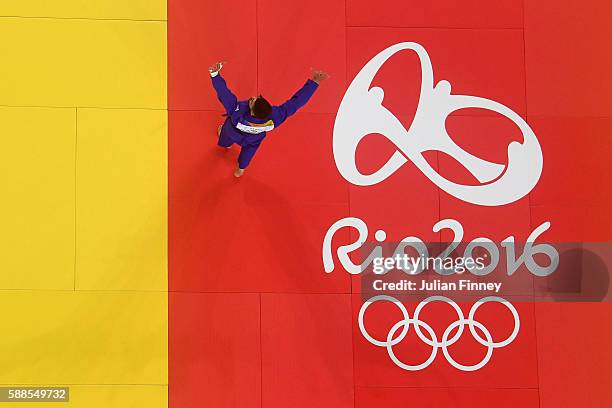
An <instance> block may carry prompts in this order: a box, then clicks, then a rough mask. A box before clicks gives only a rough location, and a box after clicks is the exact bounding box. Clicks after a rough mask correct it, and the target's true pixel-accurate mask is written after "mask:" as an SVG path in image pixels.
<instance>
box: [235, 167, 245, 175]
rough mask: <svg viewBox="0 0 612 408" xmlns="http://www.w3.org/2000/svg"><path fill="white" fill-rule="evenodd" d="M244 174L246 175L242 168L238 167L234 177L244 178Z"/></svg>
mask: <svg viewBox="0 0 612 408" xmlns="http://www.w3.org/2000/svg"><path fill="white" fill-rule="evenodd" d="M243 174H244V169H241V168H240V167H236V171H234V177H242V175H243Z"/></svg>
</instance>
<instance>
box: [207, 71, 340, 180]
mask: <svg viewBox="0 0 612 408" xmlns="http://www.w3.org/2000/svg"><path fill="white" fill-rule="evenodd" d="M223 65H224V63H223V62H218V63H216V64H215V65H213V66H212V67H210V68H209V69H208V70H209V72H210V76H211V79H212V84H213V87H214V88H215V91H216V92H217V97H218V98H219V101H221V103H222V104H223V107H224V108H225V112H226V115H227V119H226V120H225V122H224V123H223V124H222V125H220V126H219V129H218V132H217V134H218V136H219V141H218V143H217V144H218V145H219V146H221V147H224V148H227V149H229V148H230V146H232V145H233V144H234V143H236V144H237V145H239V146H241V149H240V155H239V156H238V166H237V167H236V171H234V176H236V177H241V176H242V175H243V174H244V170H245V169H246V168H247V166H248V165H249V163H250V162H251V160H252V159H253V156H254V155H255V152H257V149H258V148H259V146H260V145H261V142H263V140H264V138H265V137H266V135H267V133H268V132H269V131H271V130H273V129H276V128H277V127H279V126H280V125H281V124H282V123H283V122H284V121H285V120H287V118H288V117H289V116H291V115H293V114H294V113H295V112H297V110H298V109H300V108H301V107H302V106H304V105H305V104H306V102H308V100H309V99H310V97H311V96H312V95H313V94H314V93H315V91H316V90H317V88H318V87H319V83H320V82H321V81H323V80H325V79H327V78H329V75H327V74H326V73H325V72H323V71H314V72H313V75H312V79H309V80H307V81H306V83H305V84H304V86H303V87H302V88H301V89H300V90H299V91H297V92H296V93H295V95H293V96H292V97H291V99H289V100H288V101H287V102H285V103H283V104H282V105H279V106H272V105H270V103H269V102H268V101H267V100H265V99H264V98H263V97H262V96H261V95H259V96H257V97H252V98H250V99H249V100H248V101H238V99H237V98H236V96H235V95H234V94H233V93H232V91H230V90H229V88H228V87H227V84H226V83H225V80H224V79H223V78H222V77H221V75H220V72H219V71H221V68H223Z"/></svg>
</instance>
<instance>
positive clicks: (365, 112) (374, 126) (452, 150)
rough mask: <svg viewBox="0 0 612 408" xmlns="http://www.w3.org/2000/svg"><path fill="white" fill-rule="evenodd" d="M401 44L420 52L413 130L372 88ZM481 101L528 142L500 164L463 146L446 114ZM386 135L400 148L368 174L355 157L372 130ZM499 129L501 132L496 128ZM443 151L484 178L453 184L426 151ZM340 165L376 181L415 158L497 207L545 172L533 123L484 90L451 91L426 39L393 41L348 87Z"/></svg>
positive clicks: (469, 196) (339, 136) (462, 191)
mask: <svg viewBox="0 0 612 408" xmlns="http://www.w3.org/2000/svg"><path fill="white" fill-rule="evenodd" d="M402 50H412V51H414V52H416V53H417V54H418V56H419V59H420V61H421V70H422V80H421V96H420V100H419V103H418V107H417V110H416V114H415V117H414V120H413V122H412V125H411V126H410V128H409V129H408V130H406V128H405V127H404V126H403V125H402V123H401V122H400V121H399V120H398V119H397V118H396V117H395V115H393V113H391V112H390V111H389V110H388V109H386V108H385V107H384V106H383V105H382V102H383V98H384V91H383V89H381V88H380V87H372V88H371V85H372V81H373V79H374V77H375V76H376V74H377V72H378V71H379V70H380V68H381V67H382V66H383V64H384V63H385V62H386V61H387V60H388V59H389V58H391V57H392V56H393V55H394V54H396V53H398V52H400V51H402ZM465 108H480V109H486V110H490V111H494V112H497V113H499V114H501V115H503V116H505V117H507V118H508V119H510V120H511V121H512V122H514V123H515V124H516V125H517V126H518V128H519V129H520V130H521V132H522V134H523V142H522V143H519V142H516V141H515V142H512V143H510V144H509V145H508V164H507V165H503V164H498V163H492V162H489V161H486V160H483V159H481V158H479V157H476V156H474V155H472V154H470V153H468V152H467V151H465V150H464V149H462V148H461V147H459V146H458V145H457V144H456V143H455V142H454V141H453V140H452V139H451V137H450V136H449V135H448V132H447V131H446V127H445V123H446V118H447V117H448V116H449V115H450V114H451V113H452V112H454V111H457V110H459V109H465ZM374 133H378V134H382V135H384V136H385V137H387V138H388V139H389V140H390V141H391V142H392V143H393V144H395V146H396V147H397V148H398V151H396V152H395V153H394V154H393V155H392V156H391V158H390V159H389V160H388V161H387V162H386V163H385V164H384V165H383V166H382V167H381V168H380V169H378V170H377V171H375V172H374V173H373V174H362V173H361V172H360V171H359V170H358V169H357V166H356V163H355V153H356V150H357V146H358V144H359V142H360V141H361V140H362V139H363V138H364V137H365V136H367V135H368V134H374ZM493 136H494V135H493ZM431 150H433V151H440V152H444V153H446V154H448V155H450V156H452V157H453V158H455V159H456V160H457V161H458V162H459V163H461V164H462V165H463V166H464V167H465V168H466V169H467V170H468V171H469V172H470V173H471V174H472V175H474V177H475V178H476V179H477V180H478V181H479V182H480V183H481V184H480V185H475V186H474V185H463V184H457V183H454V182H452V181H450V180H448V179H446V178H444V177H443V176H442V175H440V174H439V173H438V172H436V171H435V170H434V169H433V168H432V167H431V166H430V165H429V163H427V161H426V160H425V158H424V157H423V152H426V151H431ZM333 152H334V158H335V161H336V166H337V167H338V170H339V172H340V173H341V174H342V176H343V177H344V178H345V179H346V180H348V181H349V182H350V183H353V184H356V185H360V186H368V185H373V184H377V183H379V182H381V181H383V180H385V179H386V178H388V177H389V176H391V175H392V174H393V173H394V172H395V171H397V170H398V169H399V168H400V167H401V166H402V165H404V164H405V163H406V162H407V161H408V160H410V161H412V162H413V163H414V164H415V165H416V166H417V167H418V168H419V169H420V170H421V171H422V172H423V173H424V174H425V175H426V176H427V177H428V178H429V179H430V180H431V181H432V182H433V183H435V184H436V185H437V186H438V187H439V188H441V189H442V190H444V191H446V192H447V193H449V194H451V195H452V196H454V197H456V198H458V199H460V200H463V201H467V202H470V203H473V204H479V205H485V206H497V205H504V204H508V203H511V202H514V201H516V200H518V199H520V198H522V197H524V196H525V195H526V194H527V193H529V192H530V191H531V189H532V188H533V187H534V186H535V185H536V183H537V182H538V180H539V178H540V175H541V173H542V164H543V159H542V150H541V148H540V144H539V142H538V140H537V138H536V135H535V134H534V132H533V131H532V130H531V128H530V127H529V125H528V124H527V123H526V122H525V121H524V120H523V118H521V117H520V116H519V115H518V114H517V113H515V112H514V111H512V110H511V109H509V108H508V107H506V106H504V105H502V104H500V103H498V102H495V101H492V100H489V99H485V98H481V97H476V96H467V95H452V94H451V85H450V83H449V82H448V81H440V82H438V83H437V84H435V86H434V78H433V67H432V65H431V60H430V59H429V55H428V54H427V51H426V50H425V48H423V46H421V45H420V44H417V43H414V42H404V43H400V44H396V45H393V46H391V47H389V48H387V49H386V50H384V51H382V52H380V53H379V54H378V55H376V56H375V57H374V58H372V60H370V61H369V62H368V63H367V64H366V65H365V66H364V67H363V68H362V69H361V71H360V72H359V73H358V74H357V76H356V77H355V79H354V80H353V82H352V83H351V85H350V86H349V88H348V90H347V91H346V94H345V95H344V98H343V99H342V103H341V104H340V108H339V110H338V115H337V116H336V122H335V125H334V137H333Z"/></svg>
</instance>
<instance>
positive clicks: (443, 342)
mask: <svg viewBox="0 0 612 408" xmlns="http://www.w3.org/2000/svg"><path fill="white" fill-rule="evenodd" d="M380 301H384V302H392V303H393V304H394V305H395V306H397V307H398V308H399V309H400V311H401V312H402V316H403V319H402V320H400V321H399V322H397V323H395V324H394V325H393V327H391V329H390V330H389V333H388V334H387V338H386V340H385V341H381V340H378V339H375V338H374V337H372V336H371V335H370V333H368V331H367V329H366V328H365V323H364V316H365V312H366V310H367V309H368V308H369V307H370V306H371V305H372V304H374V303H376V302H380ZM432 302H445V303H448V304H449V305H451V307H452V308H453V309H454V310H455V312H457V316H458V319H457V320H456V321H455V322H453V323H451V324H450V325H449V326H448V327H447V328H446V329H445V330H444V333H443V334H442V338H441V339H440V340H438V337H437V336H436V333H435V331H434V330H433V328H432V327H431V326H430V325H428V324H427V323H425V322H424V321H422V320H420V319H419V314H420V313H421V312H422V310H423V308H424V307H425V306H427V305H428V304H429V303H432ZM488 302H497V303H501V304H503V305H504V306H506V308H508V310H509V311H510V313H512V317H513V319H514V329H513V330H512V333H511V334H510V335H509V336H508V338H506V339H505V340H502V341H497V342H496V341H493V337H492V335H491V332H490V331H489V329H488V328H487V327H486V326H485V325H484V324H482V323H481V322H479V321H478V320H475V319H474V316H475V315H476V311H477V310H478V308H479V307H480V306H482V305H483V304H485V303H488ZM358 323H359V330H361V334H362V335H363V337H365V339H366V340H367V341H369V342H370V343H372V344H374V345H375V346H378V347H385V348H386V349H387V353H388V354H389V357H390V358H391V361H393V363H395V365H397V366H398V367H400V368H401V369H404V370H408V371H419V370H423V369H424V368H427V367H428V366H429V365H430V364H431V363H433V361H434V360H435V358H436V356H437V354H438V349H439V348H441V349H442V354H443V355H444V357H445V358H446V360H447V361H448V363H449V364H450V365H452V366H453V367H455V368H456V369H458V370H461V371H476V370H479V369H481V368H482V367H484V366H485V365H486V364H487V363H488V362H489V360H490V359H491V357H492V355H493V350H494V349H496V348H502V347H505V346H507V345H508V344H510V343H512V342H513V341H514V339H515V338H516V336H517V335H518V332H519V329H520V325H521V322H520V318H519V315H518V312H517V311H516V309H515V307H514V306H513V305H512V303H510V302H508V301H507V300H506V299H503V298H501V297H497V296H487V297H484V298H482V299H480V300H478V301H476V303H474V305H472V307H471V309H470V312H469V313H468V317H467V318H465V316H464V314H463V311H462V310H461V308H460V307H459V305H457V303H455V302H454V301H453V300H451V299H449V298H447V297H446V296H430V297H428V298H427V299H425V300H423V301H422V302H420V303H419V304H418V305H417V307H416V308H415V310H414V316H413V317H412V318H411V317H410V314H409V313H408V310H407V309H406V307H405V306H404V305H403V304H402V303H401V302H400V301H399V300H397V299H396V298H394V297H393V296H388V295H377V296H373V297H371V298H370V299H368V300H367V301H366V302H365V303H364V304H363V305H362V306H361V309H360V310H359V317H358ZM410 325H414V330H415V333H416V335H417V337H418V338H419V339H420V340H421V341H423V342H424V343H425V344H427V345H428V346H430V347H431V348H432V350H431V354H430V356H429V358H427V360H425V361H424V362H423V363H421V364H417V365H409V364H406V363H404V362H403V361H401V360H400V359H399V358H398V357H397V356H396V355H395V353H394V351H393V346H395V345H397V344H398V343H400V342H401V341H402V340H403V339H404V338H405V337H406V335H407V334H408V331H409V330H410ZM465 325H467V326H468V328H469V331H470V333H471V335H472V337H474V339H475V340H476V341H477V342H478V343H480V344H482V345H483V346H485V347H486V348H487V352H486V354H485V356H484V358H483V359H482V360H481V361H480V362H478V363H477V364H474V365H464V364H461V363H459V362H457V361H456V360H455V359H454V358H453V357H452V356H451V355H450V353H449V351H448V348H449V347H450V346H452V345H453V344H455V343H456V342H457V341H458V340H459V338H460V337H461V336H462V335H463V332H464V328H465ZM421 328H423V329H425V331H426V332H427V336H426V335H425V334H423V331H421ZM455 328H457V332H456V333H455V334H454V335H453V336H452V337H451V338H449V336H450V334H451V333H452V332H453V330H455ZM476 328H478V329H479V330H480V331H481V332H482V333H483V334H484V337H485V338H484V339H483V338H482V337H481V335H480V334H478V332H477V331H476ZM400 329H401V331H400ZM398 331H400V333H399V334H398V335H397V336H396V334H397V332H398ZM428 336H429V337H428Z"/></svg>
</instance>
